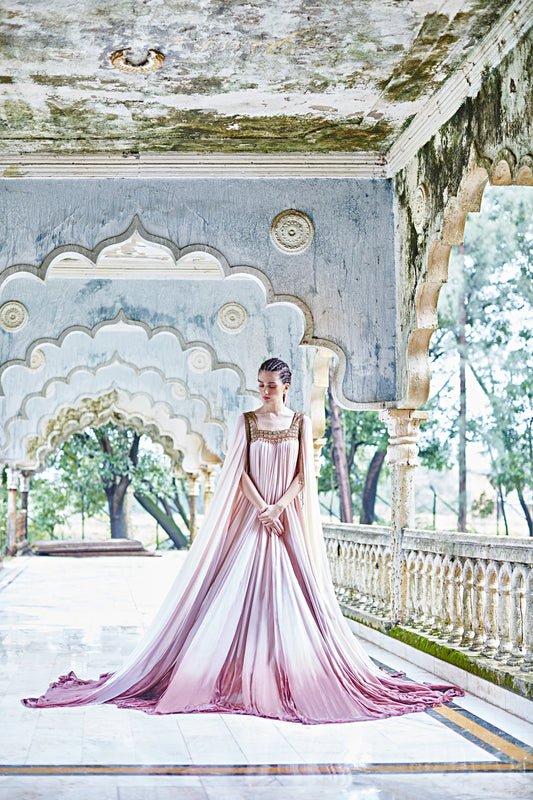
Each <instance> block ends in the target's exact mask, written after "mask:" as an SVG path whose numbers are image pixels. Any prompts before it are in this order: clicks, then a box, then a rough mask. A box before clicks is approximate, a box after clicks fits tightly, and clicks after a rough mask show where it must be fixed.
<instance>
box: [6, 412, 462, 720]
mask: <svg viewBox="0 0 533 800" xmlns="http://www.w3.org/2000/svg"><path fill="white" fill-rule="evenodd" d="M249 420H250V421H249V423H248V424H249V427H250V429H251V431H252V434H253V436H252V441H251V443H250V445H249V456H248V461H249V463H248V469H249V473H250V475H251V477H252V479H253V481H254V482H255V484H256V486H257V488H258V490H259V492H260V493H261V495H262V496H263V497H264V499H265V500H266V501H267V502H268V503H270V502H275V501H276V500H278V499H279V497H280V496H281V495H282V494H283V493H284V491H285V490H286V488H287V487H288V486H289V484H290V483H291V481H292V479H293V477H294V475H295V472H296V470H297V468H298V458H299V452H300V447H301V458H302V461H301V463H303V468H304V471H305V489H304V491H303V493H302V495H303V496H302V497H299V498H297V499H296V500H295V501H294V502H293V503H291V505H290V506H288V508H287V509H286V510H285V512H284V514H283V518H282V519H283V525H284V530H285V533H284V535H283V536H282V537H277V536H275V535H270V534H268V533H267V532H266V531H265V530H264V528H263V527H262V526H261V524H260V523H259V522H258V521H257V510H256V509H255V508H253V507H252V506H251V504H250V503H249V502H248V501H247V500H246V499H245V498H244V496H243V495H242V494H241V492H240V490H239V488H238V487H239V481H240V477H241V474H242V470H243V469H244V468H245V464H246V458H247V449H248V448H247V436H246V424H245V418H244V417H241V419H240V421H239V423H238V426H237V429H236V431H235V435H234V437H233V442H232V444H231V447H230V449H229V452H228V455H227V457H226V461H225V463H224V468H223V471H222V474H221V476H220V480H219V484H218V487H217V490H216V493H215V496H214V498H213V500H212V503H211V506H210V509H209V513H208V514H207V516H206V518H205V520H204V523H203V525H202V529H201V531H200V533H199V534H198V536H197V538H196V540H195V542H194V544H193V546H192V547H191V550H190V552H189V554H188V556H187V559H186V561H185V564H184V566H183V567H182V569H181V571H180V572H179V574H178V577H177V579H176V581H175V583H174V585H173V587H172V588H171V590H170V592H169V594H168V596H167V598H166V600H165V602H164V604H163V606H162V608H161V609H160V611H159V613H158V615H157V616H156V618H155V619H154V621H153V622H152V624H151V626H150V628H149V629H148V631H147V632H146V634H145V636H144V637H143V639H142V640H141V642H140V643H139V645H138V646H137V648H136V649H135V651H134V652H133V653H132V654H131V656H130V658H129V659H128V661H127V662H126V663H125V664H123V665H122V666H121V667H120V668H119V669H118V670H116V671H115V672H114V673H110V674H107V675H102V676H100V678H99V680H92V681H90V680H88V681H84V680H80V679H79V678H77V677H76V675H74V673H72V672H71V673H70V674H69V675H66V676H63V677H61V678H60V679H59V680H58V681H57V682H56V683H53V684H52V685H51V686H50V688H49V689H48V691H47V692H46V693H45V694H44V695H42V696H41V697H38V698H28V699H26V700H23V701H22V702H23V703H24V704H25V705H26V706H28V707H32V708H45V707H53V706H78V705H85V704H89V703H114V704H115V705H117V706H121V707H124V708H136V709H140V710H142V711H145V712H147V713H150V714H172V713H185V712H197V711H219V712H232V713H240V714H255V715H258V716H262V717H273V718H276V719H283V720H292V721H300V722H304V723H320V722H349V721H356V720H366V719H376V718H379V717H387V716H393V715H398V714H405V713H409V712H412V711H422V710H424V709H426V708H428V707H431V706H436V705H440V704H441V703H446V702H449V701H450V700H451V699H452V698H453V697H454V696H457V695H462V694H463V692H462V691H461V690H460V689H457V688H454V687H450V686H430V685H426V684H416V683H412V682H409V681H407V680H403V679H401V678H397V677H393V676H390V675H388V674H387V673H385V672H383V671H382V670H380V669H379V668H378V667H376V666H375V665H374V663H373V662H372V661H371V660H370V659H369V658H368V656H367V655H366V654H365V652H364V651H363V650H362V648H361V647H360V645H359V644H358V642H357V641H356V639H355V637H354V635H353V634H352V632H351V630H350V628H349V626H348V624H347V622H346V620H345V619H344V617H343V616H342V613H341V611H340V609H339V606H338V603H337V601H336V598H335V595H334V592H333V586H332V583H331V578H330V576H329V571H328V565H327V558H326V552H325V547H324V542H323V538H322V530H321V524H320V514H319V506H318V496H317V493H316V480H315V476H314V464H313V444H312V438H311V423H310V421H309V420H308V419H307V418H305V417H303V416H302V415H300V414H296V415H295V417H294V420H293V422H292V425H291V426H290V428H288V429H287V430H286V431H281V432H277V433H276V434H274V435H273V434H272V432H262V431H260V430H258V429H257V425H256V423H255V417H254V416H253V415H252V416H251V418H250V417H249ZM300 442H301V445H300Z"/></svg>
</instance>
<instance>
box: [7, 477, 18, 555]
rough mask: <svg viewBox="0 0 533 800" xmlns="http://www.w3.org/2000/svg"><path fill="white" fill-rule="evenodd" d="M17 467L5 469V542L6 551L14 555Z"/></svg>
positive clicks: (15, 548) (15, 550)
mask: <svg viewBox="0 0 533 800" xmlns="http://www.w3.org/2000/svg"><path fill="white" fill-rule="evenodd" d="M19 475H20V473H19V471H18V469H11V467H8V469H7V544H6V553H7V555H8V556H14V555H15V553H16V552H17V545H16V540H15V531H16V526H17V491H18V484H19Z"/></svg>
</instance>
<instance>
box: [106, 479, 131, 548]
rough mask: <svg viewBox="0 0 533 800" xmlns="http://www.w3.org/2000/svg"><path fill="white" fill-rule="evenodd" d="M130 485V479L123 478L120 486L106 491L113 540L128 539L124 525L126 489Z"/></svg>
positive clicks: (117, 485) (116, 485) (111, 487)
mask: <svg viewBox="0 0 533 800" xmlns="http://www.w3.org/2000/svg"><path fill="white" fill-rule="evenodd" d="M129 483H130V482H129V480H128V478H122V479H121V480H120V482H119V483H118V484H114V485H113V486H110V487H108V488H107V489H105V493H106V497H107V505H108V508H109V521H110V523H111V538H112V539H127V538H128V537H127V535H126V526H125V524H124V498H125V497H126V489H127V488H128V486H129Z"/></svg>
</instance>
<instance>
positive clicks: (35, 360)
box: [30, 349, 46, 370]
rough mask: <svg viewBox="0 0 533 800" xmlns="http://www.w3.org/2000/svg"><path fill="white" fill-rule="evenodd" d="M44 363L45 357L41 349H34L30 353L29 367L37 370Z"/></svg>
mask: <svg viewBox="0 0 533 800" xmlns="http://www.w3.org/2000/svg"><path fill="white" fill-rule="evenodd" d="M45 364H46V358H45V355H44V353H43V351H42V350H39V349H37V350H34V351H33V353H32V354H31V358H30V367H31V369H34V370H38V369H42V368H43V367H44V365H45Z"/></svg>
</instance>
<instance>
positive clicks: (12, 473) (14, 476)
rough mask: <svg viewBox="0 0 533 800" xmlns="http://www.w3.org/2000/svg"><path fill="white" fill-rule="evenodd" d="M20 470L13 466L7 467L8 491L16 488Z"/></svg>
mask: <svg viewBox="0 0 533 800" xmlns="http://www.w3.org/2000/svg"><path fill="white" fill-rule="evenodd" d="M19 477H20V471H19V470H18V469H14V468H13V467H8V468H7V488H8V489H9V490H10V491H13V490H15V491H16V490H17V489H18V485H19Z"/></svg>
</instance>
